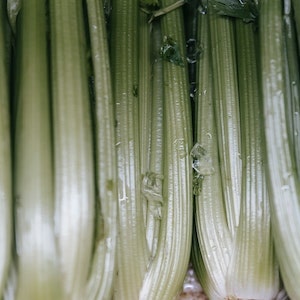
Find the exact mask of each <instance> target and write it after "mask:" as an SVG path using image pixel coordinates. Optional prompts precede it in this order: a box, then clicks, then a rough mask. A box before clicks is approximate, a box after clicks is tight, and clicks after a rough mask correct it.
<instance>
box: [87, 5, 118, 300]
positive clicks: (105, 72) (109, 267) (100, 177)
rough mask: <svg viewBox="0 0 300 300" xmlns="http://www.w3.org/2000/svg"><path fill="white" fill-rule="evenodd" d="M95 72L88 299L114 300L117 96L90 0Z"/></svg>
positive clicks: (98, 10) (101, 20)
mask: <svg viewBox="0 0 300 300" xmlns="http://www.w3.org/2000/svg"><path fill="white" fill-rule="evenodd" d="M87 13H88V23H89V30H90V31H89V32H90V40H91V48H92V63H93V70H94V94H95V104H96V106H95V108H94V109H95V115H96V117H95V123H96V134H95V136H96V179H97V182H96V186H97V192H98V194H97V205H96V229H95V245H94V247H95V250H94V257H93V262H92V268H91V273H90V275H89V281H88V286H87V292H86V297H85V299H91V300H94V299H103V300H104V299H111V296H112V292H113V290H112V289H113V279H114V275H115V265H116V262H115V261H116V259H115V256H116V239H117V182H116V179H117V176H116V173H117V165H116V151H115V127H114V116H113V95H112V86H111V74H110V64H109V55H108V44H107V36H106V27H105V26H106V25H105V16H104V11H103V5H102V2H101V1H95V0H87Z"/></svg>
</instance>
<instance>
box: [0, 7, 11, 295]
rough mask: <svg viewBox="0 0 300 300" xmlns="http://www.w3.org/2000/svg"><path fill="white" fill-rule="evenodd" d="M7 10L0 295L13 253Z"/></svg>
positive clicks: (1, 38) (0, 98)
mask: <svg viewBox="0 0 300 300" xmlns="http://www.w3.org/2000/svg"><path fill="white" fill-rule="evenodd" d="M5 12H6V10H5V7H4V3H3V1H2V2H1V3H0V136H1V138H0V143H1V146H0V166H1V168H0V214H1V215H0V221H1V224H0V296H1V295H2V294H3V290H4V286H5V283H6V281H7V276H8V270H9V265H10V262H11V252H12V234H13V231H12V171H11V140H10V130H11V129H10V114H9V110H10V108H9V97H10V95H9V70H8V63H7V57H8V54H7V51H8V48H7V46H6V44H7V43H6V40H7V37H6V34H7V24H6V23H7V22H6V14H5Z"/></svg>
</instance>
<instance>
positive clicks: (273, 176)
mask: <svg viewBox="0 0 300 300" xmlns="http://www.w3.org/2000/svg"><path fill="white" fill-rule="evenodd" d="M259 20H260V27H259V30H260V55H261V68H262V69H261V70H262V71H261V85H262V96H263V105H264V120H265V121H264V125H265V136H266V151H267V164H268V184H269V190H270V199H271V201H270V204H271V205H270V206H271V221H272V230H273V236H274V241H275V249H276V255H277V258H278V262H279V267H280V271H281V275H282V279H283V282H284V285H285V288H286V290H287V293H288V294H289V296H290V297H291V298H292V299H298V298H299V297H300V287H299V282H298V279H299V278H300V260H299V257H300V232H299V228H300V206H299V195H300V183H299V177H298V175H297V172H296V165H295V159H294V156H293V146H292V143H291V141H290V140H289V135H288V125H287V117H286V116H287V112H286V106H285V103H286V101H285V97H286V84H287V83H286V81H285V60H284V49H283V45H284V35H283V23H282V1H280V0H261V1H260V19H259Z"/></svg>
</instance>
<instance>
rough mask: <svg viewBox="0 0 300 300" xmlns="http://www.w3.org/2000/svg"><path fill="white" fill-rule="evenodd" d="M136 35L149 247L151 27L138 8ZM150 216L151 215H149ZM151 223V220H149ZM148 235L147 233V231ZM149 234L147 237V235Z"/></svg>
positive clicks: (148, 241)
mask: <svg viewBox="0 0 300 300" xmlns="http://www.w3.org/2000/svg"><path fill="white" fill-rule="evenodd" d="M138 15H139V19H138V28H139V31H138V35H139V54H138V55H139V57H138V66H139V71H138V72H139V83H138V86H137V87H136V91H135V92H136V93H138V97H139V122H140V124H139V131H140V168H141V171H140V172H141V175H142V177H143V183H142V194H141V197H142V201H143V212H144V221H145V226H146V228H148V229H150V230H148V229H146V236H147V243H148V248H151V243H152V242H151V238H150V236H151V232H152V229H151V225H150V226H147V215H148V213H149V209H148V201H147V196H146V194H145V193H144V182H145V181H146V178H147V176H146V173H147V172H148V169H149V161H150V153H151V150H150V147H151V126H152V101H151V100H152V74H151V69H152V65H151V44H150V35H151V34H150V32H151V27H150V26H149V24H148V18H149V17H148V14H146V13H145V12H144V11H142V10H140V11H139V12H138ZM150 218H151V217H150ZM150 223H151V222H150ZM148 232H149V233H150V235H149V233H148ZM148 236H149V237H148Z"/></svg>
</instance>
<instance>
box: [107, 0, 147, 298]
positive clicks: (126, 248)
mask: <svg viewBox="0 0 300 300" xmlns="http://www.w3.org/2000/svg"><path fill="white" fill-rule="evenodd" d="M138 9H139V7H138V1H137V0H129V1H128V0H122V1H114V2H113V10H112V19H111V22H112V33H111V45H110V46H111V54H112V55H111V61H112V80H113V91H114V98H115V118H116V148H117V166H118V240H117V242H118V247H117V262H118V267H117V274H118V276H117V277H116V284H115V294H114V297H115V298H116V299H132V300H134V299H138V294H139V290H140V287H141V285H142V281H143V277H144V275H145V272H146V265H147V260H148V247H147V241H146V230H145V226H144V224H145V223H144V215H143V203H142V201H141V199H142V197H141V175H140V170H141V168H140V152H139V151H140V144H139V142H140V137H139V133H140V132H139V104H138V100H139V97H138V94H136V93H135V91H136V89H137V88H138V80H139V79H138V64H137V62H138Z"/></svg>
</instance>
